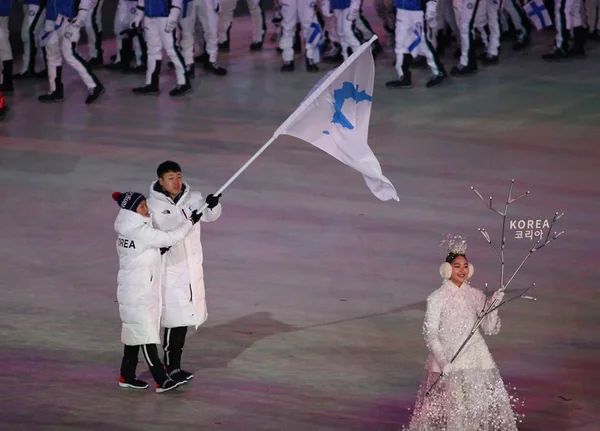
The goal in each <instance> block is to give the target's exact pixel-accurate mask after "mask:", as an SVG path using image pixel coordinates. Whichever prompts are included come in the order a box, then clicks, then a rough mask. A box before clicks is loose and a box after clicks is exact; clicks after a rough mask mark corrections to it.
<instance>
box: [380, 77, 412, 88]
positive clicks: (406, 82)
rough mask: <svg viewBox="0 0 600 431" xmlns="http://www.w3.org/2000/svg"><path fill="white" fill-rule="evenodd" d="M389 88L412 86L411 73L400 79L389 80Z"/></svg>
mask: <svg viewBox="0 0 600 431" xmlns="http://www.w3.org/2000/svg"><path fill="white" fill-rule="evenodd" d="M385 86H386V87H387V88H412V80H411V76H410V75H404V76H402V78H400V79H396V80H394V81H388V82H386V83H385Z"/></svg>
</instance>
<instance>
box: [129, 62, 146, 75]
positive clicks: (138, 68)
mask: <svg viewBox="0 0 600 431" xmlns="http://www.w3.org/2000/svg"><path fill="white" fill-rule="evenodd" d="M147 70H148V68H147V67H146V66H144V65H143V64H140V65H139V66H134V67H133V68H131V73H135V74H136V75H141V74H143V73H146V71H147Z"/></svg>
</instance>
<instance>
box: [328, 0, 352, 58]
mask: <svg viewBox="0 0 600 431" xmlns="http://www.w3.org/2000/svg"><path fill="white" fill-rule="evenodd" d="M329 3H330V9H331V10H333V13H334V15H335V18H336V21H337V33H338V35H339V37H340V44H341V45H342V55H343V57H344V60H345V59H347V58H348V48H350V49H351V50H352V52H354V51H356V49H357V48H358V47H359V46H360V39H359V37H358V34H357V33H356V32H355V27H354V21H355V20H356V18H358V15H359V13H360V3H361V0H329ZM326 8H327V6H326V4H325V6H324V8H323V9H326Z"/></svg>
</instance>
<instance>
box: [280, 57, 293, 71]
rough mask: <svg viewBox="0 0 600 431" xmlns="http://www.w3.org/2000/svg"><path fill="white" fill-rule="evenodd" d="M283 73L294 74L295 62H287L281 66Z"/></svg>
mask: <svg viewBox="0 0 600 431" xmlns="http://www.w3.org/2000/svg"><path fill="white" fill-rule="evenodd" d="M281 71H282V72H293V71H294V61H293V60H292V61H286V62H284V63H283V65H282V66H281Z"/></svg>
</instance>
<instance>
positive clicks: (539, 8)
mask: <svg viewBox="0 0 600 431" xmlns="http://www.w3.org/2000/svg"><path fill="white" fill-rule="evenodd" d="M523 10H524V11H525V13H526V14H527V16H528V17H529V20H530V21H531V23H532V24H533V25H534V26H535V28H536V29H537V30H543V29H545V28H546V27H552V18H550V13H549V12H548V9H546V5H545V4H544V1H543V0H532V1H530V2H529V3H527V4H525V5H523Z"/></svg>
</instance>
